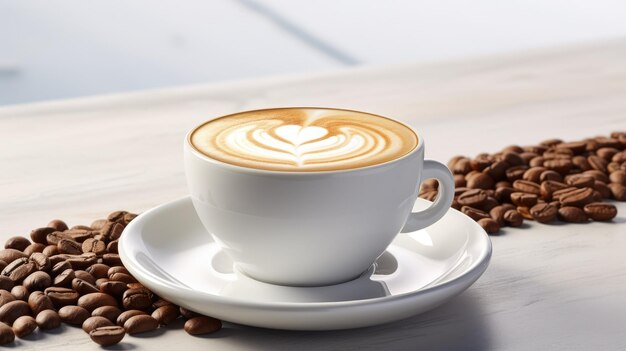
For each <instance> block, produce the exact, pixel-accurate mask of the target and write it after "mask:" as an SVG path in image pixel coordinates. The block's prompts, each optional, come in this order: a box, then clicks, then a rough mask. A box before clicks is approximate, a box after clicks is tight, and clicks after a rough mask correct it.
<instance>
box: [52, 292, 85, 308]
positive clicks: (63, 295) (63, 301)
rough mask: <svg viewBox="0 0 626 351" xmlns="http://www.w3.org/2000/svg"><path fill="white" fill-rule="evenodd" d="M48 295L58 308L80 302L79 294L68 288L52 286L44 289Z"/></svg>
mask: <svg viewBox="0 0 626 351" xmlns="http://www.w3.org/2000/svg"><path fill="white" fill-rule="evenodd" d="M44 293H45V294H46V296H48V297H49V298H50V301H52V304H53V305H54V306H55V307H56V308H61V307H63V306H67V305H75V304H76V303H77V302H78V298H79V294H78V293H77V292H76V291H74V290H72V289H68V288H60V287H50V288H47V289H46V290H44Z"/></svg>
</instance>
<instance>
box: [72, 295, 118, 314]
mask: <svg viewBox="0 0 626 351" xmlns="http://www.w3.org/2000/svg"><path fill="white" fill-rule="evenodd" d="M78 306H81V307H84V308H86V309H87V310H88V311H89V312H91V311H93V310H95V309H96V308H98V307H102V306H115V307H117V300H115V298H114V297H113V296H111V295H108V294H104V293H101V292H94V293H91V294H87V295H83V296H81V297H80V298H79V299H78Z"/></svg>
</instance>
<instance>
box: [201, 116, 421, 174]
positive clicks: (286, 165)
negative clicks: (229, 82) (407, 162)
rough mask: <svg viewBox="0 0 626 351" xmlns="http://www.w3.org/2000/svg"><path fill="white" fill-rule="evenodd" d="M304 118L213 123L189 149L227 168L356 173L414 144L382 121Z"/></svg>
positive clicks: (394, 125)
mask: <svg viewBox="0 0 626 351" xmlns="http://www.w3.org/2000/svg"><path fill="white" fill-rule="evenodd" d="M301 111H302V110H298V112H301ZM306 112H308V113H293V112H292V113H289V114H283V115H282V118H281V116H277V115H276V114H275V113H274V114H272V115H271V116H267V115H264V114H260V113H259V112H257V113H256V114H255V115H253V116H247V118H241V117H240V116H236V117H239V118H238V119H237V120H232V119H231V118H232V117H231V118H225V119H224V120H221V121H220V120H219V119H218V120H217V121H216V123H214V122H209V123H208V124H206V125H205V126H203V128H200V129H198V130H197V131H196V132H195V133H194V134H193V137H192V143H193V144H194V145H195V146H196V147H197V148H199V149H200V150H201V151H202V152H204V153H206V154H207V155H208V156H210V157H213V158H216V159H218V160H221V161H224V162H227V163H233V164H237V165H242V166H247V167H253V168H262V169H270V170H288V171H289V170H291V171H299V170H300V171H319V170H333V169H347V168H356V167H362V166H364V165H369V164H372V163H380V162H384V161H387V160H389V159H393V158H394V157H397V156H398V155H401V153H402V152H404V153H406V152H407V150H410V149H412V148H414V146H415V144H416V138H415V136H414V134H412V135H410V137H412V139H411V138H409V137H407V135H402V134H401V133H400V132H402V131H404V132H411V131H410V129H408V128H407V127H404V126H401V125H400V124H399V123H397V122H395V121H392V120H388V119H384V118H382V117H377V119H375V120H371V121H370V120H363V118H362V116H361V118H357V117H359V116H353V115H351V114H350V113H347V112H344V113H342V114H337V111H332V112H333V113H334V114H328V113H313V112H312V111H306ZM259 114H260V115H259ZM398 125H400V126H401V127H402V128H403V129H400V128H398ZM205 127H206V128H205ZM209 127H212V128H209ZM411 133H412V132H411ZM407 140H408V142H407ZM412 140H414V142H413V143H411V141H412Z"/></svg>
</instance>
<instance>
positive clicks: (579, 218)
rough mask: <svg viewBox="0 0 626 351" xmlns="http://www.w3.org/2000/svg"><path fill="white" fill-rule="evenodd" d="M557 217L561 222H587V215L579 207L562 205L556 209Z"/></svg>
mask: <svg viewBox="0 0 626 351" xmlns="http://www.w3.org/2000/svg"><path fill="white" fill-rule="evenodd" d="M558 218H559V219H560V220H562V221H563V222H570V223H584V222H587V215H586V214H585V211H583V210H582V209H581V208H579V207H574V206H563V207H561V208H559V210H558Z"/></svg>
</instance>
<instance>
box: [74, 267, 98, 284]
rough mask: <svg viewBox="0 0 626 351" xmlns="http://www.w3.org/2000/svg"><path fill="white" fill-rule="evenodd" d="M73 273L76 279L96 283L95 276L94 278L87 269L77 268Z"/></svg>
mask: <svg viewBox="0 0 626 351" xmlns="http://www.w3.org/2000/svg"><path fill="white" fill-rule="evenodd" d="M74 275H75V276H76V278H78V279H82V280H84V281H86V282H87V283H89V284H92V285H93V284H96V278H94V276H93V275H91V274H90V273H89V272H87V271H83V270H80V269H79V270H77V271H74Z"/></svg>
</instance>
